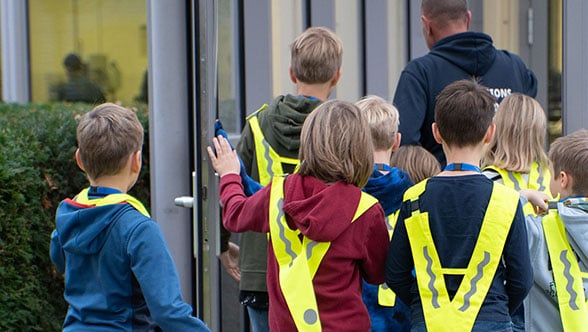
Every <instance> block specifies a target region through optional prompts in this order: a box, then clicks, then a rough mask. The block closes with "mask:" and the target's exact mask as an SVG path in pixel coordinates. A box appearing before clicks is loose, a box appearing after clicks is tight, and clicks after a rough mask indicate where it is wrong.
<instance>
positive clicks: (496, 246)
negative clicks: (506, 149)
mask: <svg viewBox="0 0 588 332" xmlns="http://www.w3.org/2000/svg"><path fill="white" fill-rule="evenodd" d="M426 183H427V180H425V181H422V182H420V183H418V184H417V185H415V186H413V187H411V188H410V189H408V191H407V192H406V193H405V196H404V200H405V202H406V201H411V206H412V207H413V212H412V215H411V216H410V217H409V218H407V219H406V220H405V225H406V231H407V234H408V239H409V242H410V247H411V251H412V256H413V259H414V264H415V270H416V279H417V285H418V289H419V293H420V297H421V303H422V307H423V315H424V317H425V324H426V326H427V330H429V331H454V330H455V327H456V326H459V327H460V330H463V331H471V330H472V328H473V326H474V322H475V320H476V317H477V316H478V313H479V311H480V308H481V307H482V304H483V302H484V299H485V298H486V294H487V293H488V290H489V289H490V286H491V284H492V280H493V279H494V275H495V273H496V270H497V268H498V264H499V263H500V261H501V258H502V251H503V249H504V244H505V242H506V238H507V236H508V233H509V230H510V227H511V224H512V221H513V219H514V216H515V213H516V210H517V205H518V203H519V194H518V193H517V192H516V191H514V190H512V189H509V188H507V187H505V186H502V185H500V184H498V183H494V186H493V189H492V196H491V197H490V202H489V204H488V207H487V209H486V215H485V216H484V220H483V222H482V227H481V229H480V233H479V235H478V240H477V242H476V245H475V247H474V251H473V253H472V257H471V259H470V262H469V263H468V266H467V267H466V268H444V267H442V266H441V262H440V260H439V256H438V253H437V249H436V248H435V243H434V241H433V236H432V234H431V229H430V228H429V216H428V213H427V212H421V211H420V210H419V206H418V204H419V203H418V200H419V196H420V195H421V194H422V193H423V192H424V190H425V186H426ZM445 274H449V275H463V276H464V277H463V280H462V282H461V284H460V286H459V288H458V290H457V292H456V294H455V296H454V297H453V299H452V300H450V298H449V294H448V292H447V287H446V285H445V281H444V275H445Z"/></svg>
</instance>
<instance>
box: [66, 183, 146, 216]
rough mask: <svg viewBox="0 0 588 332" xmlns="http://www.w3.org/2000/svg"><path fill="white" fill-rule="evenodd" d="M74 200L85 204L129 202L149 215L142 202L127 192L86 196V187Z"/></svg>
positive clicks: (99, 204) (98, 204) (97, 204)
mask: <svg viewBox="0 0 588 332" xmlns="http://www.w3.org/2000/svg"><path fill="white" fill-rule="evenodd" d="M75 201H76V202H78V203H81V204H85V205H94V206H104V205H111V204H120V203H129V204H130V205H131V206H132V207H134V208H135V209H136V210H137V211H139V212H141V213H142V214H143V215H145V216H147V217H150V216H149V212H147V209H146V208H145V206H143V203H141V202H139V200H138V199H136V198H135V197H133V196H131V195H129V194H110V195H107V196H104V197H102V198H92V199H90V198H88V188H86V189H84V190H82V191H81V192H80V193H79V194H78V195H77V196H76V198H75Z"/></svg>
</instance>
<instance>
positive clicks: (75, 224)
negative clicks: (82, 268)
mask: <svg viewBox="0 0 588 332" xmlns="http://www.w3.org/2000/svg"><path fill="white" fill-rule="evenodd" d="M129 207H130V206H129V205H128V204H117V205H115V206H114V205H106V206H88V205H84V204H80V203H77V202H74V201H72V200H69V199H67V200H64V201H62V202H61V203H60V204H59V207H58V208H57V215H56V217H55V223H56V229H57V233H58V238H59V242H60V243H61V245H62V247H63V249H64V250H65V251H67V252H71V253H73V254H77V255H91V254H95V253H97V252H98V251H100V249H101V248H102V246H103V245H104V242H105V241H106V237H107V236H108V228H109V227H110V225H111V224H112V223H114V222H116V218H114V217H115V215H116V214H119V213H120V212H121V210H122V209H125V208H129Z"/></svg>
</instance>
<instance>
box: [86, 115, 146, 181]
mask: <svg viewBox="0 0 588 332" xmlns="http://www.w3.org/2000/svg"><path fill="white" fill-rule="evenodd" d="M77 140H78V149H79V154H80V159H81V162H82V165H83V166H84V170H85V172H86V174H87V175H88V177H89V178H90V179H93V180H96V179H97V178H99V177H101V176H105V175H115V174H118V173H119V172H120V171H121V169H122V168H123V167H124V166H125V164H126V163H127V162H128V160H129V156H130V155H131V154H133V153H135V152H137V151H140V150H141V147H142V145H143V126H142V125H141V123H140V122H139V120H138V119H137V115H136V114H135V113H134V112H133V111H131V110H128V109H126V108H124V107H122V106H119V105H115V104H111V103H105V104H101V105H98V106H96V107H95V108H94V109H93V110H91V111H90V112H88V113H86V114H85V115H84V116H83V118H82V120H81V121H80V123H79V124H78V128H77Z"/></svg>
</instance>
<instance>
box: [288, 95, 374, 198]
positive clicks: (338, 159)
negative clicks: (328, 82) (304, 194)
mask: <svg viewBox="0 0 588 332" xmlns="http://www.w3.org/2000/svg"><path fill="white" fill-rule="evenodd" d="M299 159H300V169H299V174H301V175H310V176H314V177H316V178H317V179H319V180H321V181H323V182H325V183H332V182H336V181H344V182H346V183H349V184H353V185H355V186H357V187H363V186H365V184H366V183H367V181H368V179H369V177H370V174H371V172H372V168H373V163H374V157H373V148H372V141H371V138H370V137H369V130H368V125H367V121H366V119H365V117H364V116H363V114H362V112H361V111H360V110H359V109H358V108H357V106H355V105H353V104H352V103H349V102H346V101H341V100H331V101H327V102H325V103H323V104H321V105H319V106H318V107H317V108H316V109H315V110H314V111H312V112H311V113H310V114H309V115H308V117H307V118H306V120H305V121H304V125H303V126H302V132H301V133H300V155H299Z"/></svg>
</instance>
